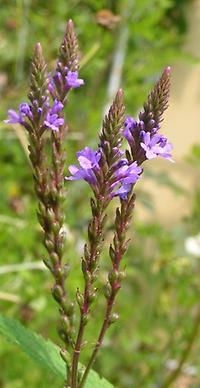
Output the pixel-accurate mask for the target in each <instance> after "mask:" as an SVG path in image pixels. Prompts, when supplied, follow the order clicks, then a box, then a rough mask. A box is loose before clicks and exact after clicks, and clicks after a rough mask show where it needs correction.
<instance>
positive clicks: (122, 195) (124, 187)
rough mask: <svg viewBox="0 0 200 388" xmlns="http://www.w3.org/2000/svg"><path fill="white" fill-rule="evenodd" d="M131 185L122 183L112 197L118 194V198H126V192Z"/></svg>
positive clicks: (129, 189)
mask: <svg viewBox="0 0 200 388" xmlns="http://www.w3.org/2000/svg"><path fill="white" fill-rule="evenodd" d="M131 188H132V185H125V184H124V185H122V186H121V187H120V188H119V189H118V190H116V191H115V192H114V193H113V197H117V196H119V198H120V199H122V200H126V199H127V195H128V193H129V192H130V191H131Z"/></svg>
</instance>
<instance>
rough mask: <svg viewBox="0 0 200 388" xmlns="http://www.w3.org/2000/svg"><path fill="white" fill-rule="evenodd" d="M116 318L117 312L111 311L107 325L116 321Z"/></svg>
mask: <svg viewBox="0 0 200 388" xmlns="http://www.w3.org/2000/svg"><path fill="white" fill-rule="evenodd" d="M118 319H119V314H117V313H112V314H111V316H110V318H109V325H111V324H112V323H115V322H116V321H118Z"/></svg>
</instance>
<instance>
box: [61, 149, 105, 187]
mask: <svg viewBox="0 0 200 388" xmlns="http://www.w3.org/2000/svg"><path fill="white" fill-rule="evenodd" d="M77 158H78V161H79V164H80V167H78V166H76V165H71V166H69V172H70V173H71V174H72V176H71V177H66V178H65V179H67V180H81V179H83V180H85V181H86V182H88V183H89V184H91V185H95V184H96V183H97V179H96V176H95V173H94V170H95V169H96V170H98V169H99V160H100V158H101V153H100V152H99V151H93V150H92V149H91V148H90V147H85V148H84V149H83V150H81V151H79V152H77Z"/></svg>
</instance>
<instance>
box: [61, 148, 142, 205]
mask: <svg viewBox="0 0 200 388" xmlns="http://www.w3.org/2000/svg"><path fill="white" fill-rule="evenodd" d="M119 152H120V150H116V153H119ZM120 155H121V152H120ZM101 157H102V151H101V148H99V149H98V151H93V150H92V149H91V148H89V147H85V148H84V149H83V150H81V151H79V152H77V159H78V162H79V165H80V167H78V166H76V165H71V166H69V172H70V173H71V174H72V175H71V176H70V177H66V179H67V180H82V179H83V180H85V181H86V182H88V183H89V184H90V185H91V187H92V188H93V189H96V188H100V185H101V182H100V179H99V171H100V168H101V167H100V165H101ZM141 172H142V169H141V167H139V166H138V165H137V162H133V163H130V164H128V161H127V159H126V158H123V159H120V160H119V161H117V162H116V163H115V164H114V165H113V166H112V176H111V179H110V180H109V181H108V184H109V188H108V193H109V197H110V199H112V198H113V197H115V196H119V197H120V199H122V200H124V199H126V198H127V194H128V193H129V192H130V190H131V188H132V185H133V184H135V183H136V181H137V180H138V179H139V176H140V174H141Z"/></svg>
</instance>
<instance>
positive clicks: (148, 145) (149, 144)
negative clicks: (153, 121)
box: [141, 131, 173, 162]
mask: <svg viewBox="0 0 200 388" xmlns="http://www.w3.org/2000/svg"><path fill="white" fill-rule="evenodd" d="M141 135H142V140H143V141H142V142H141V147H142V148H143V149H144V151H145V154H146V158H147V159H154V158H156V157H157V156H162V157H163V158H165V159H168V160H170V161H171V162H173V160H172V155H171V151H172V149H173V146H172V144H171V143H169V142H168V140H167V138H166V137H165V136H163V135H159V134H155V135H153V136H151V134H150V132H144V131H142V133H141Z"/></svg>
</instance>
